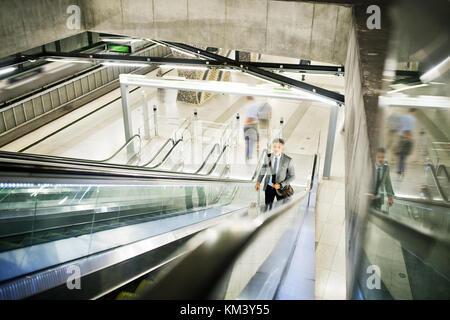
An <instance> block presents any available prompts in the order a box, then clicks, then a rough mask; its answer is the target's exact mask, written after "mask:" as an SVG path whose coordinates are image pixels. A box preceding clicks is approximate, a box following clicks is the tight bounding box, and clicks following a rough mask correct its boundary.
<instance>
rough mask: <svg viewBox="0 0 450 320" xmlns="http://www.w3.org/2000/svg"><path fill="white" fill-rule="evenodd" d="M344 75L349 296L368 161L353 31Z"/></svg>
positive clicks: (359, 238) (358, 246) (363, 218)
mask: <svg viewBox="0 0 450 320" xmlns="http://www.w3.org/2000/svg"><path fill="white" fill-rule="evenodd" d="M345 65H346V74H345V100H346V101H345V141H346V143H345V147H346V150H345V151H346V152H345V153H346V163H345V183H346V193H345V198H346V199H345V211H346V215H345V220H346V221H345V226H346V230H345V232H346V251H347V264H346V266H347V268H346V271H347V285H348V286H347V292H348V293H350V292H351V290H352V288H351V286H352V284H353V281H354V280H353V279H354V277H355V271H356V270H355V269H356V267H357V266H358V265H359V254H360V251H361V245H362V236H363V235H364V234H365V232H364V231H363V230H364V228H365V224H366V223H367V205H368V202H367V196H364V192H365V190H367V186H368V181H370V179H371V177H370V173H371V171H370V170H369V169H368V168H371V158H370V143H369V137H368V135H367V121H366V113H365V109H364V98H363V87H362V70H361V65H360V56H359V46H358V41H357V37H356V28H353V29H352V30H351V31H350V37H349V43H348V55H347V61H346V64H345Z"/></svg>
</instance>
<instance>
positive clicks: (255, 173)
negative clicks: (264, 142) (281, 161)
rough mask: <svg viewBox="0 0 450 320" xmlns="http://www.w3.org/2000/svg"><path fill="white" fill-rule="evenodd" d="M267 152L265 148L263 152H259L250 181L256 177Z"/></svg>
mask: <svg viewBox="0 0 450 320" xmlns="http://www.w3.org/2000/svg"><path fill="white" fill-rule="evenodd" d="M267 154H268V152H267V149H264V150H263V152H261V155H260V156H259V159H258V163H257V164H256V168H255V172H254V173H253V176H252V178H251V180H252V181H255V179H257V178H258V175H259V173H260V171H261V167H262V165H263V162H264V157H265V156H266V155H267Z"/></svg>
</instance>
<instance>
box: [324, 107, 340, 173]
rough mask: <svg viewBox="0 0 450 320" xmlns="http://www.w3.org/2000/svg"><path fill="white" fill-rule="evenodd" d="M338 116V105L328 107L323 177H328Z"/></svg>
mask: <svg viewBox="0 0 450 320" xmlns="http://www.w3.org/2000/svg"><path fill="white" fill-rule="evenodd" d="M337 117H338V106H337V105H333V106H331V109H330V119H329V121H328V137H327V149H326V152H325V161H324V165H323V178H324V179H330V172H331V161H332V158H333V148H334V138H335V136H336V126H337Z"/></svg>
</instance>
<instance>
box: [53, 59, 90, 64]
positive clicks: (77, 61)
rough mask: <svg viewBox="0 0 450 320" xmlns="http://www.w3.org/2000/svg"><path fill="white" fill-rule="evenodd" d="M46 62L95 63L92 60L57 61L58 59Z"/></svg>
mask: <svg viewBox="0 0 450 320" xmlns="http://www.w3.org/2000/svg"><path fill="white" fill-rule="evenodd" d="M45 60H46V61H50V62H64V63H94V62H93V61H90V60H74V59H56V58H46V59H45Z"/></svg>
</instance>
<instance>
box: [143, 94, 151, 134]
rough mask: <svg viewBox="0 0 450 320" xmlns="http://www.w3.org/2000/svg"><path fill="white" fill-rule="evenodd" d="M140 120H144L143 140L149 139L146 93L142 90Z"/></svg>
mask: <svg viewBox="0 0 450 320" xmlns="http://www.w3.org/2000/svg"><path fill="white" fill-rule="evenodd" d="M142 118H143V119H144V138H145V139H150V117H149V115H148V100H147V93H146V92H145V90H144V89H143V90H142Z"/></svg>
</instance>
